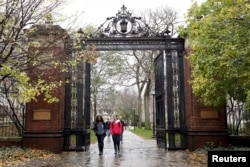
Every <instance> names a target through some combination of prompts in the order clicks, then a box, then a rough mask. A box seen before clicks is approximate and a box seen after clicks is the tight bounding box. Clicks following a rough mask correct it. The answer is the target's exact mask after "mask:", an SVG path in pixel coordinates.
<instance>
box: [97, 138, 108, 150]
mask: <svg viewBox="0 0 250 167" xmlns="http://www.w3.org/2000/svg"><path fill="white" fill-rule="evenodd" d="M96 136H97V141H98V148H99V151H100V152H101V153H102V152H103V147H104V143H103V140H104V138H105V136H106V135H105V134H103V135H96Z"/></svg>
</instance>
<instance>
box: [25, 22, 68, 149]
mask: <svg viewBox="0 0 250 167" xmlns="http://www.w3.org/2000/svg"><path fill="white" fill-rule="evenodd" d="M51 30H52V31H53V33H51V32H50V31H51ZM54 31H56V32H54ZM63 32H64V31H63V29H61V28H60V27H58V26H54V25H49V26H47V27H44V26H38V29H37V30H36V32H35V33H33V34H32V36H30V40H37V41H39V42H41V41H42V42H41V43H43V42H44V43H46V40H47V39H49V40H50V41H51V40H55V41H53V42H54V44H53V45H50V46H49V47H48V46H46V48H44V47H43V46H45V45H42V44H41V45H39V46H38V47H36V46H32V45H31V46H30V48H29V52H30V53H31V56H34V55H35V53H37V52H41V54H38V55H37V56H40V57H39V58H38V59H39V60H41V61H44V62H42V64H43V65H41V66H39V67H38V68H35V69H33V70H31V71H29V76H30V77H31V80H32V81H37V80H38V79H39V78H41V79H44V80H45V82H46V83H51V82H55V81H65V76H64V73H63V72H61V69H62V66H60V65H54V64H53V61H58V62H63V61H64V59H65V51H64V43H63V40H62V39H63V37H64V35H65V34H64V33H63ZM60 33H61V34H60ZM51 34H52V35H51ZM53 34H57V35H56V36H53ZM60 35H61V37H60ZM53 38H54V39H53ZM39 63H40V62H39ZM31 66H32V65H31ZM50 93H51V94H52V95H53V96H54V97H57V98H59V102H54V103H48V102H46V101H45V100H44V97H45V96H44V94H41V95H39V96H37V97H36V99H35V100H32V101H31V102H29V103H27V104H26V119H25V132H24V135H23V146H24V147H31V148H37V149H46V150H50V151H52V152H55V153H59V152H61V151H62V149H63V128H64V103H65V101H64V98H65V87H64V84H62V85H61V86H60V87H58V88H54V89H52V90H51V91H50ZM36 111H46V113H50V117H49V116H48V117H46V116H44V114H40V115H38V116H35V112H36Z"/></svg>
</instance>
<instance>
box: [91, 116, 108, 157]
mask: <svg viewBox="0 0 250 167" xmlns="http://www.w3.org/2000/svg"><path fill="white" fill-rule="evenodd" d="M94 131H95V134H96V137H97V141H98V149H99V155H102V154H103V148H104V142H103V141H104V138H105V136H106V126H105V122H104V120H103V118H102V116H101V115H98V116H97V117H96V119H95V124H94Z"/></svg>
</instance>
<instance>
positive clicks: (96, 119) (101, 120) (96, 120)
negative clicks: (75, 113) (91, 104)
mask: <svg viewBox="0 0 250 167" xmlns="http://www.w3.org/2000/svg"><path fill="white" fill-rule="evenodd" d="M99 117H100V118H101V119H100V120H99V119H98V118H99ZM95 122H104V120H103V118H102V116H101V115H97V116H96V118H95Z"/></svg>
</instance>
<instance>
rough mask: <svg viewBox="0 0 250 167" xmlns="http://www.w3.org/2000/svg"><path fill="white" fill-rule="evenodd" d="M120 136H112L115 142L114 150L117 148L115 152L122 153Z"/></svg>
mask: <svg viewBox="0 0 250 167" xmlns="http://www.w3.org/2000/svg"><path fill="white" fill-rule="evenodd" d="M120 137H121V135H120V134H112V139H113V142H114V148H115V152H116V153H117V152H119V151H120Z"/></svg>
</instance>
